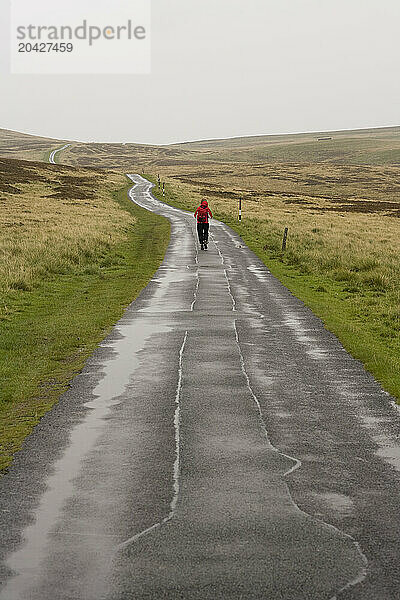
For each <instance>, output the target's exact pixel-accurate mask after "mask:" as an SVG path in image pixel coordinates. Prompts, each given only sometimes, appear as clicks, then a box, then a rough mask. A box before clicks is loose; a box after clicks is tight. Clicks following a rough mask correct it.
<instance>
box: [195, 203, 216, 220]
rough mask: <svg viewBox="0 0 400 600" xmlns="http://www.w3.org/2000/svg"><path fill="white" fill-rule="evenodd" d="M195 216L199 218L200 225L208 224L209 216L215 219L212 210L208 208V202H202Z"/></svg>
mask: <svg viewBox="0 0 400 600" xmlns="http://www.w3.org/2000/svg"><path fill="white" fill-rule="evenodd" d="M194 216H195V217H197V222H198V223H208V216H210V217H211V218H213V214H212V212H211V210H210V209H209V208H208V204H207V202H204V203H203V202H202V203H201V204H200V206H199V207H198V208H196V212H195V213H194Z"/></svg>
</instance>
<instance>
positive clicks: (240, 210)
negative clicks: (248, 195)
mask: <svg viewBox="0 0 400 600" xmlns="http://www.w3.org/2000/svg"><path fill="white" fill-rule="evenodd" d="M241 220H242V199H241V198H239V221H241Z"/></svg>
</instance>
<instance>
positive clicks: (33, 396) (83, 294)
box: [0, 167, 170, 471]
mask: <svg viewBox="0 0 400 600" xmlns="http://www.w3.org/2000/svg"><path fill="white" fill-rule="evenodd" d="M53 169H54V168H53ZM59 169H60V168H59V167H57V168H56V169H55V170H54V172H55V173H57V176H59V175H60V174H61V173H62V169H61V171H60V170H59ZM74 176H77V177H78V176H79V175H78V173H77V172H75V173H74ZM85 176H86V177H87V176H88V173H87V172H86V173H85ZM99 178H100V179H101V185H102V189H101V190H100V189H97V188H95V189H96V194H95V197H94V198H93V199H90V200H88V203H89V205H88V206H86V207H85V204H83V206H82V205H81V204H79V209H80V210H76V206H75V204H74V203H73V202H72V199H69V200H68V202H67V203H66V204H65V205H64V206H63V207H61V206H58V208H59V210H58V211H56V216H53V217H52V218H49V217H50V213H51V211H52V210H53V209H54V202H56V201H55V200H48V199H47V200H43V198H42V192H43V188H37V187H35V186H34V185H33V186H31V187H30V186H28V187H27V188H26V189H24V193H23V197H26V198H27V200H29V202H30V203H31V206H32V205H33V206H34V207H35V210H34V211H32V213H28V216H27V217H26V219H25V220H24V225H23V226H21V227H22V236H21V239H19V232H20V228H18V229H16V230H15V231H14V237H13V236H12V234H11V233H10V231H9V230H8V229H7V235H8V237H7V243H4V242H3V245H2V252H3V253H4V254H6V255H7V257H8V258H7V264H8V267H7V269H5V268H3V270H2V271H1V277H2V281H1V280H0V281H1V284H2V285H1V289H2V292H1V297H0V381H1V383H0V471H1V470H2V471H4V470H5V469H6V468H7V466H8V465H9V464H10V462H11V460H12V456H13V454H14V452H16V451H17V450H18V449H19V448H20V446H21V443H22V442H23V440H24V438H25V437H26V436H27V435H28V434H29V433H30V432H31V431H32V429H33V427H34V426H35V425H36V424H37V423H38V422H39V420H40V418H41V417H42V416H43V415H44V414H45V413H46V412H47V411H48V410H49V409H51V407H52V406H53V405H54V403H55V402H57V400H58V398H59V397H60V395H61V394H62V392H63V391H65V389H66V388H67V387H68V385H69V383H70V381H71V380H72V378H73V377H74V375H75V374H76V373H78V372H79V371H80V370H81V369H82V367H83V365H84V363H85V360H86V359H87V357H88V356H89V355H90V354H91V353H92V352H93V350H94V348H95V347H96V345H97V344H98V343H99V342H101V340H102V339H103V338H104V337H105V335H106V334H107V332H108V331H109V330H110V329H111V327H112V326H113V325H114V324H115V322H116V321H117V320H118V319H119V318H120V317H121V316H122V314H123V311H124V309H125V308H126V306H128V305H129V304H130V303H131V302H132V300H133V299H134V298H135V297H136V296H137V295H138V293H139V292H140V290H141V289H143V287H145V286H146V285H147V283H148V282H149V280H150V279H151V277H152V275H153V274H154V272H155V271H156V269H157V268H158V267H159V265H160V264H161V262H162V260H163V257H164V254H165V250H166V248H167V245H168V241H169V231H170V226H169V222H168V221H167V220H165V219H163V218H161V217H158V216H157V215H153V214H152V213H149V212H147V211H145V210H144V209H141V208H139V207H137V206H136V205H134V204H133V203H132V201H131V200H129V199H128V197H127V191H128V189H129V188H130V187H131V184H129V185H128V184H127V183H126V179H124V178H123V177H121V176H120V175H118V174H115V173H111V174H107V173H102V175H101V177H99ZM33 190H35V193H33ZM22 201H23V198H22V197H21V198H19V199H18V203H16V204H15V205H12V204H8V205H7V206H8V208H7V215H8V219H9V220H10V221H11V220H12V219H13V220H14V222H19V220H20V219H21V213H20V211H21V208H22V204H21V202H22ZM58 202H59V201H58ZM87 211H89V214H88V212H87ZM32 215H33V216H34V217H35V219H37V220H35V222H34V223H31V222H30V219H31V218H33V216H32ZM91 220H92V222H91ZM62 232H64V234H65V235H62ZM83 238H84V239H83ZM13 255H14V256H15V257H16V259H15V261H13V260H11V258H10V257H11V256H13Z"/></svg>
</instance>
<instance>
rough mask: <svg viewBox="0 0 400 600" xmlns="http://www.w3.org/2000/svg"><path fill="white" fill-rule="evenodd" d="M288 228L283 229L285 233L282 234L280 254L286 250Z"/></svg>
mask: <svg viewBox="0 0 400 600" xmlns="http://www.w3.org/2000/svg"><path fill="white" fill-rule="evenodd" d="M287 234H288V228H287V227H285V231H284V232H283V240H282V252H285V250H286V241H287Z"/></svg>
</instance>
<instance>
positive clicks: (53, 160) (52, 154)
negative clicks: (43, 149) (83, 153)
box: [49, 144, 72, 165]
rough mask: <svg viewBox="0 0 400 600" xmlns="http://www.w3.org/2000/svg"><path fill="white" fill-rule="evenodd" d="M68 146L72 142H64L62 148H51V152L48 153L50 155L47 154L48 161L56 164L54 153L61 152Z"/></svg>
mask: <svg viewBox="0 0 400 600" xmlns="http://www.w3.org/2000/svg"><path fill="white" fill-rule="evenodd" d="M69 146H72V144H65V146H63V147H62V148H57V150H53V152H52V153H51V154H50V156H49V162H50V163H51V164H52V165H55V164H56V160H55V157H56V154H57V153H58V152H61V151H62V150H65V149H66V148H68V147H69Z"/></svg>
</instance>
